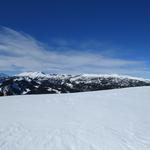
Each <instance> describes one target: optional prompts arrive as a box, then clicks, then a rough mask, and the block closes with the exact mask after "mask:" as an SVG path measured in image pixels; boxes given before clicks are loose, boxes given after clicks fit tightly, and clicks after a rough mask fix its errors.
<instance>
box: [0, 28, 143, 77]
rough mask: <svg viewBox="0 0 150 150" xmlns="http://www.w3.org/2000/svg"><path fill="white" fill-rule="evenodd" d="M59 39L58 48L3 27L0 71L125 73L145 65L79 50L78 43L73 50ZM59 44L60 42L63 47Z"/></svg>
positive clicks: (0, 37) (0, 44)
mask: <svg viewBox="0 0 150 150" xmlns="http://www.w3.org/2000/svg"><path fill="white" fill-rule="evenodd" d="M59 43H61V44H60V45H58V46H57V49H59V51H56V47H52V46H50V47H49V48H48V46H45V45H44V44H43V43H41V42H39V41H37V40H36V39H35V38H33V37H31V36H30V35H28V34H25V33H22V32H17V31H14V30H12V29H10V28H2V29H1V31H0V71H14V72H22V71H45V72H55V73H84V72H85V73H125V74H127V73H128V72H129V70H130V71H131V70H133V68H136V69H137V68H141V67H144V62H142V61H134V60H125V59H119V58H118V59H117V58H110V57H107V56H104V55H102V54H100V53H93V52H92V51H90V52H88V51H80V47H79V49H78V50H74V48H73V47H71V46H70V45H69V46H68V47H67V42H66V41H65V40H64V41H63V42H60V41H59ZM61 45H63V47H62V49H63V50H62V51H61ZM85 45H86V48H87V46H88V44H82V47H83V46H84V47H85ZM90 46H91V45H90ZM64 49H66V50H64ZM76 49H77V48H76ZM87 49H88V48H87ZM90 49H91V47H90ZM130 73H131V72H130Z"/></svg>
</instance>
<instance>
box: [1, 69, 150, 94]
mask: <svg viewBox="0 0 150 150" xmlns="http://www.w3.org/2000/svg"><path fill="white" fill-rule="evenodd" d="M136 86H150V80H149V79H143V78H137V77H131V76H127V75H117V74H79V75H67V74H46V73H43V72H24V73H21V74H18V75H15V76H10V77H3V78H2V79H1V80H0V95H1V96H5V95H25V94H54V93H74V92H86V91H97V90H107V89H116V88H125V87H136Z"/></svg>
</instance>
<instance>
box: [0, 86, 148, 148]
mask: <svg viewBox="0 0 150 150" xmlns="http://www.w3.org/2000/svg"><path fill="white" fill-rule="evenodd" d="M149 91H150V87H138V88H126V89H116V90H108V91H97V92H85V93H74V94H61V95H30V96H8V97H1V98H0V150H150V117H149V114H150V109H149V107H150V92H149Z"/></svg>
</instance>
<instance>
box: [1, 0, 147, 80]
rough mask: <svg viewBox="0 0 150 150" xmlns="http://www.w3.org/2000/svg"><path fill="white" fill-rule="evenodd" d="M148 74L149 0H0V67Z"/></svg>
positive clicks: (8, 71) (13, 71) (15, 70)
mask: <svg viewBox="0 0 150 150" xmlns="http://www.w3.org/2000/svg"><path fill="white" fill-rule="evenodd" d="M25 71H43V72H46V73H67V74H68V73H69V74H79V73H100V74H101V73H109V74H127V75H133V76H139V77H146V78H150V2H148V1H144V0H143V1H135V0H130V1H128V0H122V1H121V0H120V1H115V0H113V1H112V0H105V1H104V0H80V1H79V0H38V1H37V0H13V1H12V0H1V4H0V72H3V73H6V74H17V73H20V72H25Z"/></svg>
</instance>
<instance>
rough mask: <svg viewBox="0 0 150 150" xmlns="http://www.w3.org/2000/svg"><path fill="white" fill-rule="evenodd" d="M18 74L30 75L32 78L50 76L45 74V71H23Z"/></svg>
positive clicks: (22, 75) (20, 75)
mask: <svg viewBox="0 0 150 150" xmlns="http://www.w3.org/2000/svg"><path fill="white" fill-rule="evenodd" d="M16 76H19V77H30V78H33V79H34V78H39V77H40V78H43V77H47V76H49V75H48V74H45V73H43V72H23V73H20V74H18V75H16Z"/></svg>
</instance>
